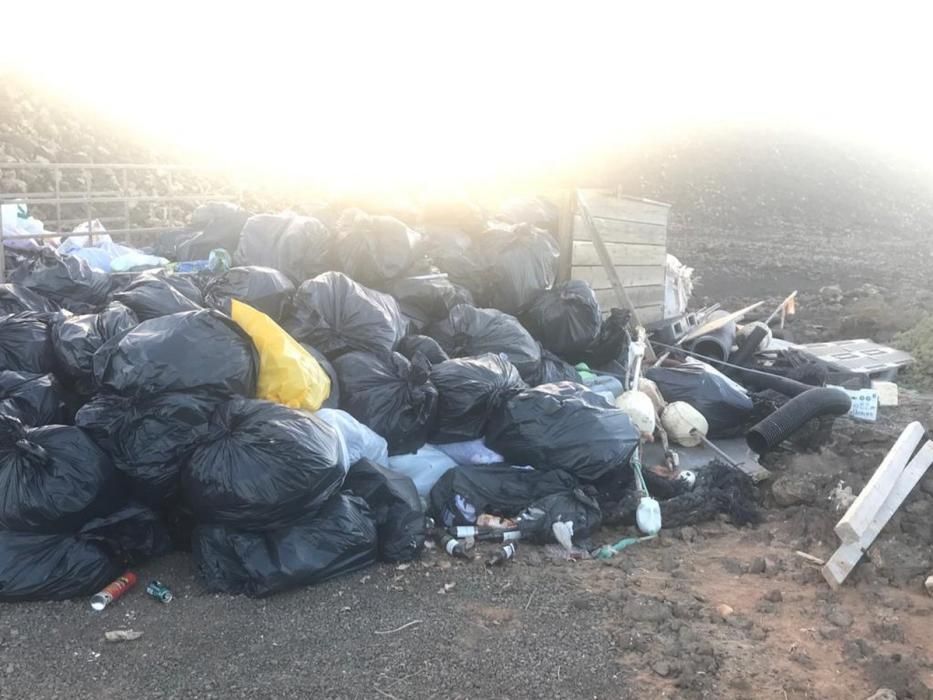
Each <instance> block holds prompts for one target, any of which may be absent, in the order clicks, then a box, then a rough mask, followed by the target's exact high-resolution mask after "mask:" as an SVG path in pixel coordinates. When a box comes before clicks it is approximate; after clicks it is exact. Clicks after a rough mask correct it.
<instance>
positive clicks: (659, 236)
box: [573, 214, 667, 245]
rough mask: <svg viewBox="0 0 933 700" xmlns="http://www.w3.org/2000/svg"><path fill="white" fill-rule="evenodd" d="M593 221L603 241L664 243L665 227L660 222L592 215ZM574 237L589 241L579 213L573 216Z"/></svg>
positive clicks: (588, 235)
mask: <svg viewBox="0 0 933 700" xmlns="http://www.w3.org/2000/svg"><path fill="white" fill-rule="evenodd" d="M592 218H593V223H594V224H596V227H597V228H598V229H599V234H600V235H601V236H602V237H603V242H605V243H643V244H647V245H666V244H667V227H666V226H663V225H661V224H645V223H639V222H635V221H622V220H619V219H607V218H604V217H601V216H593V217H592ZM573 230H574V236H573V237H574V239H575V240H578V241H589V240H591V238H590V231H589V229H588V228H587V227H586V226H584V225H583V220H582V218H581V217H580V215H579V214H578V215H576V216H574V217H573Z"/></svg>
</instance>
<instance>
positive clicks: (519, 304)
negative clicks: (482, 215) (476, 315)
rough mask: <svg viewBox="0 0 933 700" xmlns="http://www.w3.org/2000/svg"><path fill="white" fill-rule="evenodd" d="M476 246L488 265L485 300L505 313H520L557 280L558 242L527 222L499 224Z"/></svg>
mask: <svg viewBox="0 0 933 700" xmlns="http://www.w3.org/2000/svg"><path fill="white" fill-rule="evenodd" d="M477 245H479V246H480V247H481V248H482V251H483V254H484V255H485V256H486V260H487V261H488V265H489V272H490V275H491V278H490V285H491V286H490V292H489V298H488V300H487V303H488V304H489V306H491V307H493V308H494V309H499V310H501V311H505V312H506V313H508V314H515V315H518V314H521V313H524V312H525V311H527V310H528V308H529V307H530V306H531V304H532V303H533V302H534V301H535V300H536V299H537V298H538V297H539V296H540V295H541V294H542V293H543V292H545V291H546V290H548V289H550V288H551V287H552V286H553V285H554V282H555V281H556V280H557V258H558V257H559V255H558V248H557V243H556V241H555V240H554V239H553V237H551V235H550V234H549V233H548V232H547V231H543V230H542V229H539V228H535V227H534V226H531V225H529V224H515V225H512V226H498V227H495V228H491V229H489V230H488V231H486V233H484V234H483V235H482V236H481V237H480V238H479V240H478V241H477Z"/></svg>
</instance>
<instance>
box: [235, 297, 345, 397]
mask: <svg viewBox="0 0 933 700" xmlns="http://www.w3.org/2000/svg"><path fill="white" fill-rule="evenodd" d="M230 315H231V316H232V317H233V320H234V321H236V322H237V324H238V325H239V326H240V328H242V329H243V330H244V331H246V332H247V333H248V334H249V336H250V337H251V338H252V339H253V344H254V345H255V346H256V350H257V351H258V352H259V386H258V387H257V391H256V394H257V396H258V397H259V398H260V399H266V400H268V401H275V402H277V403H281V404H285V405H286V406H289V407H291V408H301V409H304V410H306V411H316V410H318V409H319V408H320V407H321V404H323V403H324V402H325V401H326V400H327V397H328V396H330V377H328V376H327V373H326V372H325V371H324V369H323V368H322V367H321V365H319V364H318V361H317V360H315V359H314V357H313V356H312V355H311V353H309V352H308V351H307V350H305V349H304V348H303V347H301V345H300V344H299V343H298V341H296V340H295V339H294V338H292V337H291V336H290V335H289V334H288V333H286V332H285V331H284V330H282V328H280V327H279V325H278V324H277V323H276V322H275V321H273V320H272V319H271V318H269V317H268V316H266V315H265V314H264V313H262V312H261V311H257V310H256V309H254V308H253V307H252V306H249V305H248V304H244V303H242V302H240V301H237V300H236V299H232V300H231V301H230Z"/></svg>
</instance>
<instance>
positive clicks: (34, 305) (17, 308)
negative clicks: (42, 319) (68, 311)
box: [0, 284, 58, 315]
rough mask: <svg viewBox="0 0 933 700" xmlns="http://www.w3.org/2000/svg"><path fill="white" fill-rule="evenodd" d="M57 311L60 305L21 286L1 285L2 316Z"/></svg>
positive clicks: (0, 302)
mask: <svg viewBox="0 0 933 700" xmlns="http://www.w3.org/2000/svg"><path fill="white" fill-rule="evenodd" d="M57 310H58V304H54V303H52V302H51V301H49V300H48V299H46V298H45V297H44V296H42V295H41V294H36V293H35V292H33V291H32V290H30V289H27V288H26V287H24V286H23V285H21V284H0V315H6V314H18V313H22V312H23V311H38V312H43V313H51V312H53V311H57Z"/></svg>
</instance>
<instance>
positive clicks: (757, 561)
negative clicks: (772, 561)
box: [748, 557, 765, 574]
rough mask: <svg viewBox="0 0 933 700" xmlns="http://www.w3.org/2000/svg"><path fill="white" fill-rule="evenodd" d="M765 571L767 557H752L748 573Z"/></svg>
mask: <svg viewBox="0 0 933 700" xmlns="http://www.w3.org/2000/svg"><path fill="white" fill-rule="evenodd" d="M764 572H765V558H764V557H755V558H754V559H752V563H751V564H749V565H748V573H750V574H763V573H764Z"/></svg>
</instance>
